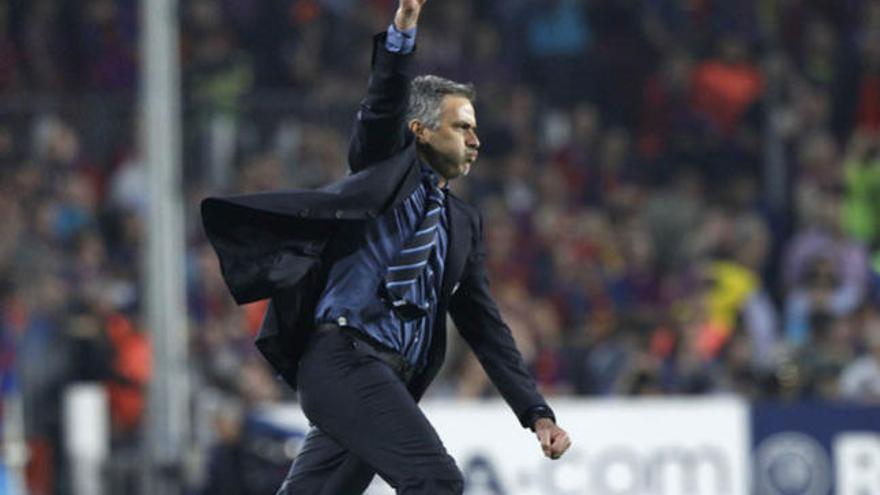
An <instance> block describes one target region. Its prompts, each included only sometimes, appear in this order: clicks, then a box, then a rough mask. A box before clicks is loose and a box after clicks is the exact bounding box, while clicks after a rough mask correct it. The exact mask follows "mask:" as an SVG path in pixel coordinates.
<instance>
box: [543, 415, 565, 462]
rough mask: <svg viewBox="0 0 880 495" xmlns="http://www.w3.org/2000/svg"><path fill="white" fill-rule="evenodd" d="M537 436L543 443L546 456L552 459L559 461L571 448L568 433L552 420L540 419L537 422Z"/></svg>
mask: <svg viewBox="0 0 880 495" xmlns="http://www.w3.org/2000/svg"><path fill="white" fill-rule="evenodd" d="M535 435H536V436H537V437H538V441H539V442H541V449H543V450H544V455H546V456H547V457H549V458H551V459H559V458H560V457H561V456H562V454H564V453H565V451H566V450H568V448H569V447H571V439H570V438H568V433H566V432H565V430H563V429H562V428H560V427H559V426H557V425H556V423H554V422H553V420H552V419H550V418H538V420H537V421H535Z"/></svg>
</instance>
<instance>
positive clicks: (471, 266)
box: [449, 217, 552, 428]
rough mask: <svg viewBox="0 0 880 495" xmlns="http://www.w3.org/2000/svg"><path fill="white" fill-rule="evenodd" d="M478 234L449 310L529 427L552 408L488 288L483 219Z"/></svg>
mask: <svg viewBox="0 0 880 495" xmlns="http://www.w3.org/2000/svg"><path fill="white" fill-rule="evenodd" d="M476 223H477V225H476V230H477V235H476V236H475V240H474V246H473V248H472V249H471V254H470V256H469V257H468V260H467V263H466V265H465V271H464V274H463V276H462V278H461V280H460V285H459V288H458V290H457V291H456V292H455V293H454V294H453V296H452V299H451V300H450V305H449V313H450V315H451V316H452V319H453V321H455V325H456V327H458V330H459V332H460V333H461V335H462V337H464V339H465V340H466V341H467V343H468V345H469V346H470V347H471V349H473V351H474V354H476V356H477V359H478V360H479V361H480V364H481V365H482V366H483V368H484V369H485V370H486V373H487V374H488V375H489V378H490V379H491V380H492V383H493V384H494V385H495V387H496V388H497V389H498V391H499V392H500V393H501V396H502V397H503V398H504V400H505V401H507V403H508V405H510V407H511V409H513V412H514V413H515V414H516V416H517V418H518V419H519V421H520V423H521V424H522V425H523V427H525V428H530V427H531V426H532V422H533V421H534V412H535V411H546V414H542V415H545V416H548V417H552V411H551V410H550V408H549V407H548V406H547V403H546V401H545V400H544V398H543V397H542V396H541V394H540V393H539V392H538V390H537V387H536V385H535V381H534V379H533V378H532V376H531V375H530V374H529V372H528V370H527V369H526V365H525V363H524V362H523V358H522V355H521V354H520V352H519V350H518V349H517V348H516V343H515V342H514V340H513V336H512V335H511V333H510V328H509V327H508V326H507V324H506V323H504V321H503V320H502V318H501V313H500V312H499V310H498V305H497V304H496V303H495V300H494V299H493V298H492V294H491V292H490V289H489V278H488V276H487V273H486V264H485V260H486V251H485V248H484V246H483V240H482V220H480V219H479V217H477V220H476Z"/></svg>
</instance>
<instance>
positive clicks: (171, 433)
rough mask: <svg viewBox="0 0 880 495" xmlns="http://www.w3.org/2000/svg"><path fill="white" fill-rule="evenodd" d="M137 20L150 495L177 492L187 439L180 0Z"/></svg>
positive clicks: (149, 6)
mask: <svg viewBox="0 0 880 495" xmlns="http://www.w3.org/2000/svg"><path fill="white" fill-rule="evenodd" d="M141 20H142V23H143V24H142V26H143V28H142V33H141V55H142V60H143V63H142V65H141V71H142V74H141V88H142V89H141V111H142V121H141V123H142V124H143V126H142V128H141V129H142V132H143V134H142V140H141V145H142V151H143V158H144V160H145V163H146V166H147V169H148V171H149V172H148V174H149V184H150V186H149V187H150V195H149V209H148V211H149V219H148V235H147V239H148V240H147V253H146V264H145V267H146V271H145V274H146V277H145V279H146V303H147V305H146V322H147V328H148V329H149V331H150V332H151V342H152V346H153V376H152V381H151V383H150V388H149V393H150V396H149V406H148V417H147V438H146V442H145V444H146V447H147V448H148V453H149V463H148V464H149V468H148V469H149V472H148V474H147V476H146V479H145V482H146V490H147V493H148V494H151V495H152V494H157V495H158V494H161V495H178V494H180V493H182V460H183V453H184V450H185V448H186V446H187V442H188V439H189V424H188V423H189V412H188V409H189V404H188V399H189V394H188V379H187V377H188V367H187V341H188V339H187V325H186V321H187V320H186V309H185V306H184V301H185V299H184V282H185V280H184V243H183V207H182V198H181V197H182V190H181V173H180V141H181V140H180V67H179V56H178V18H177V1H176V0H142V1H141Z"/></svg>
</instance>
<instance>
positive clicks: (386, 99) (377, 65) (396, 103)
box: [348, 0, 427, 172]
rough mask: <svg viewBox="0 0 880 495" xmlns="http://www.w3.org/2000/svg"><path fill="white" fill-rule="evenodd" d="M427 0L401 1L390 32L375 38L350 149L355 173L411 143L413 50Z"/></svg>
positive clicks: (349, 153)
mask: <svg viewBox="0 0 880 495" xmlns="http://www.w3.org/2000/svg"><path fill="white" fill-rule="evenodd" d="M426 1H427V0H400V4H399V5H398V8H397V13H396V14H395V16H394V22H393V23H392V24H391V25H390V26H389V27H388V31H387V32H386V33H382V34H380V35H377V36H376V37H375V38H374V40H373V62H372V72H371V74H370V81H369V84H368V86H367V95H366V97H365V98H364V99H363V100H362V101H361V105H360V110H359V111H358V113H357V119H356V120H355V125H354V130H353V132H352V136H351V144H350V146H349V150H348V163H349V167H350V168H351V171H352V172H357V171H359V170H361V169H363V168H364V167H367V166H369V165H371V164H374V163H376V162H379V161H381V160H384V159H386V158H388V157H390V156H392V155H394V154H395V153H397V152H398V151H400V150H401V149H402V148H403V147H404V146H406V144H407V133H408V131H407V130H406V121H405V120H406V109H407V103H408V101H409V84H410V81H411V80H412V74H411V73H410V71H411V66H412V51H413V48H414V43H415V34H416V29H417V27H418V20H419V15H420V14H421V11H422V7H423V6H424V5H425V2H426Z"/></svg>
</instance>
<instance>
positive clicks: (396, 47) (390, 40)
mask: <svg viewBox="0 0 880 495" xmlns="http://www.w3.org/2000/svg"><path fill="white" fill-rule="evenodd" d="M417 30H418V28H412V29H405V30H403V31H398V30H397V28H396V27H395V26H394V24H393V23H392V24H391V25H390V26H388V36H387V37H386V38H385V49H386V50H388V51H389V52H391V53H399V54H401V55H407V54H409V53H412V51H413V48H414V47H415V46H416V31H417Z"/></svg>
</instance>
